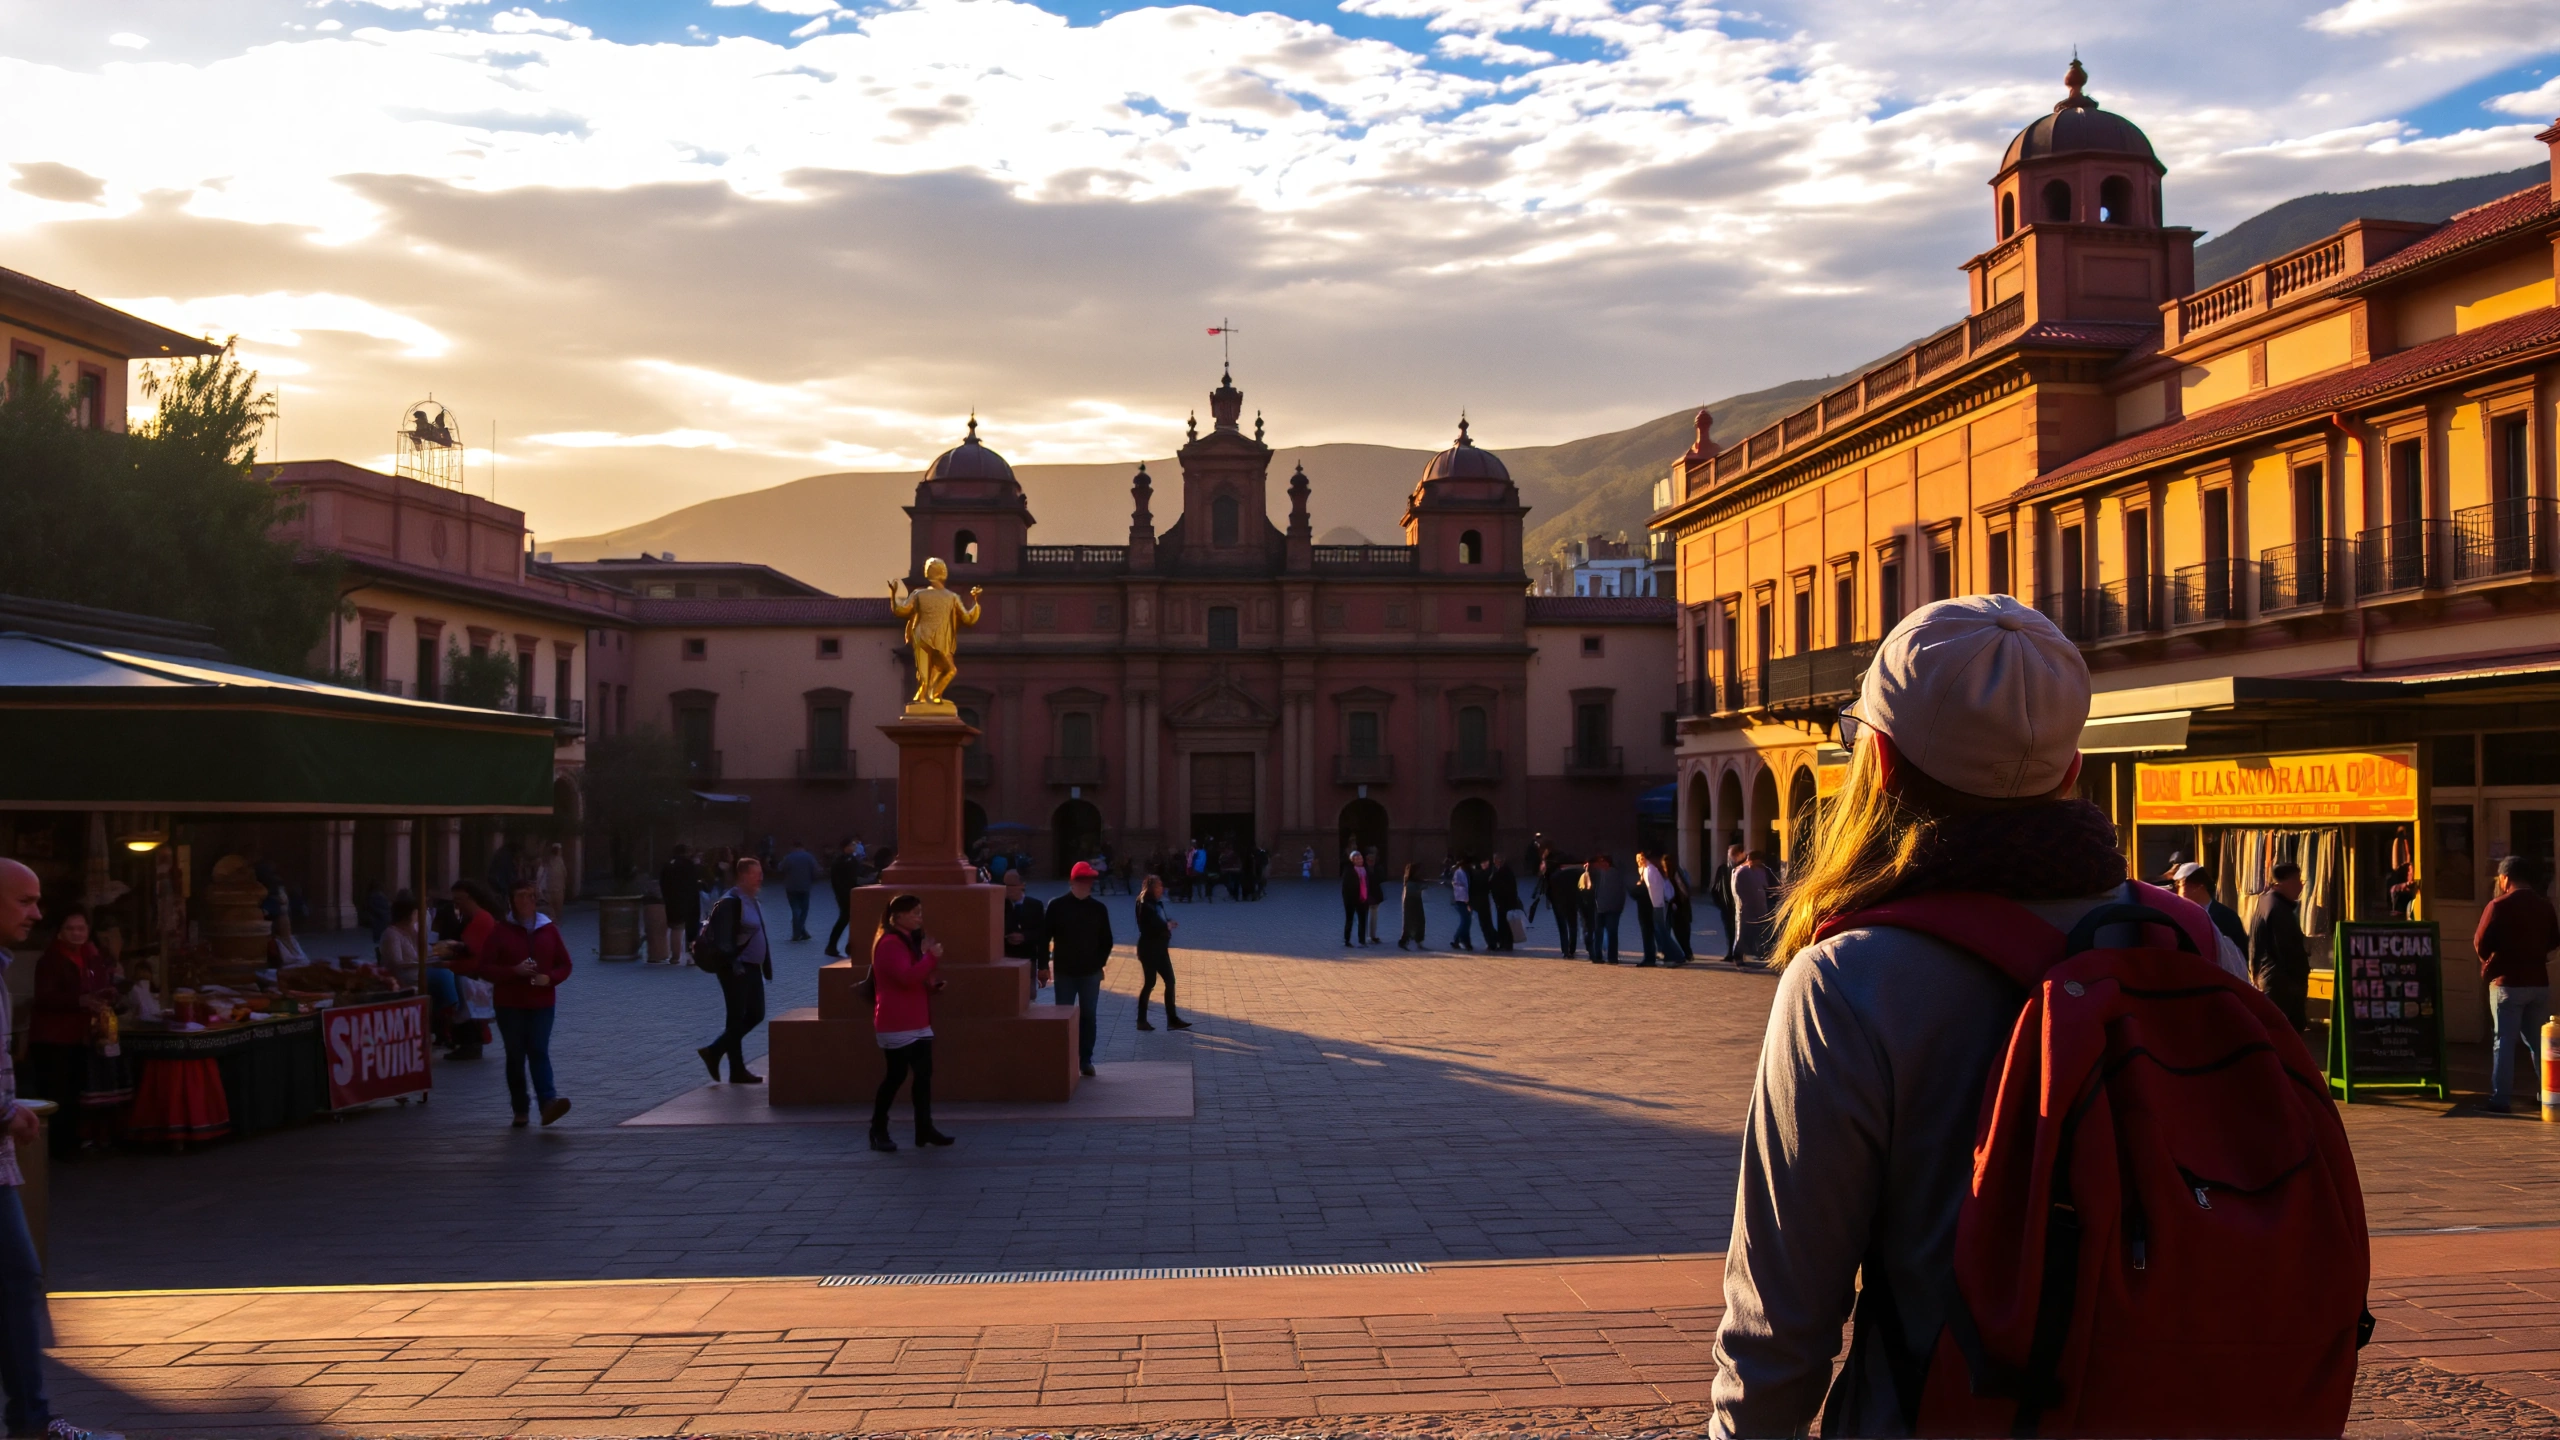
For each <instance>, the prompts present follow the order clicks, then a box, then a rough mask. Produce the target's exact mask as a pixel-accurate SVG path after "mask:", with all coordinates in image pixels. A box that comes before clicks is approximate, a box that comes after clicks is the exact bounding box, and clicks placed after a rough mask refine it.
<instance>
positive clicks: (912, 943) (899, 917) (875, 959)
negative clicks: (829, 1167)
mask: <svg viewBox="0 0 2560 1440" xmlns="http://www.w3.org/2000/svg"><path fill="white" fill-rule="evenodd" d="M941 966H942V942H941V941H939V940H934V939H930V938H928V937H927V936H926V935H925V933H924V899H923V897H921V896H916V895H900V896H898V897H897V898H895V899H893V900H891V901H890V902H889V913H888V914H887V915H885V916H883V917H882V918H881V921H880V934H879V936H878V937H877V938H875V939H874V940H873V941H872V942H871V989H872V993H873V996H874V998H873V1000H872V1002H871V1029H872V1033H873V1034H874V1035H876V1036H878V1037H879V1040H880V1049H881V1052H882V1055H883V1056H884V1058H886V1059H887V1060H888V1062H889V1073H887V1074H886V1075H883V1076H882V1077H881V1078H880V1089H879V1092H878V1093H877V1094H875V1095H873V1096H872V1097H871V1148H872V1149H874V1150H884V1151H885V1150H895V1149H897V1148H898V1142H897V1141H895V1140H892V1139H890V1138H889V1102H890V1101H892V1100H895V1099H897V1098H898V1086H899V1085H901V1084H903V1083H904V1082H905V1080H906V1078H907V1076H908V1075H910V1074H913V1075H914V1076H915V1077H916V1090H915V1098H916V1143H917V1144H918V1145H948V1144H950V1143H951V1137H950V1136H948V1135H945V1134H943V1133H942V1132H941V1131H939V1130H936V1129H934V1128H933V1006H932V998H931V997H932V995H933V992H935V991H937V990H939V989H941V988H942V986H943V983H944V982H943V981H941V980H939V979H936V978H935V977H934V973H933V972H934V971H935V970H937V969H940V968H941Z"/></svg>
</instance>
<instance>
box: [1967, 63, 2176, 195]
mask: <svg viewBox="0 0 2560 1440" xmlns="http://www.w3.org/2000/svg"><path fill="white" fill-rule="evenodd" d="M2062 83H2063V84H2065V85H2067V86H2069V87H2070V89H2071V93H2070V94H2069V95H2066V96H2064V97H2063V99H2062V100H2061V101H2060V102H2059V103H2057V104H2056V105H2055V106H2054V107H2053V113H2052V114H2050V115H2046V116H2043V117H2042V118H2040V119H2038V120H2037V121H2036V122H2035V123H2033V124H2031V125H2029V126H2028V127H2027V128H2026V129H2024V130H2021V131H2019V132H2018V137H2017V138H2016V139H2014V140H2012V141H2010V142H2009V153H2008V154H2006V155H2003V156H2002V157H2000V170H2001V173H2002V174H2007V173H2008V172H2009V171H2010V170H2013V169H2015V168H2017V167H2018V166H2019V165H2021V164H2023V163H2025V162H2027V161H2029V160H2048V159H2052V158H2054V157H2056V156H2061V155H2087V154H2099V155H2136V156H2140V157H2141V158H2142V160H2143V162H2144V163H2146V164H2148V165H2149V166H2151V168H2153V169H2154V170H2160V169H2165V168H2166V167H2164V166H2162V165H2161V163H2160V157H2159V156H2158V155H2155V154H2153V153H2152V150H2151V137H2150V136H2148V135H2145V134H2143V133H2142V131H2141V129H2140V127H2138V126H2136V125H2135V124H2134V123H2133V122H2132V121H2130V120H2127V119H2125V118H2124V117H2123V116H2121V115H2117V114H2115V113H2113V112H2112V111H2107V110H2101V109H2099V108H2098V102H2097V101H2095V100H2092V99H2090V98H2089V97H2088V96H2086V95H2083V94H2081V93H2080V87H2081V86H2083V85H2086V84H2088V83H2089V72H2088V71H2086V70H2084V69H2082V68H2080V60H2079V57H2077V56H2074V57H2073V58H2072V61H2071V69H2070V71H2069V72H2068V73H2067V74H2065V75H2064V76H2063V77H2062Z"/></svg>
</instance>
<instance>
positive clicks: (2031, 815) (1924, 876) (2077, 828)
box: [1889, 800, 2124, 900]
mask: <svg viewBox="0 0 2560 1440" xmlns="http://www.w3.org/2000/svg"><path fill="white" fill-rule="evenodd" d="M2123 883H2124V856H2123V854H2122V853H2121V852H2119V851H2118V850H2117V849H2116V827H2115V824H2114V822H2112V821H2110V820H2109V819H2107V816H2106V812H2104V811H2102V810H2100V809H2099V808H2098V807H2097V806H2095V805H2092V804H2090V803H2089V802H2088V801H2086V800H2057V801H2054V802H2052V803H2050V804H2045V805H2030V806H2026V807H2024V808H2021V809H2016V810H1977V811H1973V812H1971V813H1968V814H1962V815H1953V816H1949V817H1947V818H1946V819H1943V820H1939V821H1937V822H1936V823H1934V824H1933V825H1931V826H1930V827H1929V835H1928V838H1927V839H1926V840H1924V841H1922V842H1921V848H1920V853H1919V854H1918V856H1917V857H1915V863H1914V864H1913V866H1912V868H1911V871H1910V873H1909V874H1908V875H1907V876H1906V877H1905V878H1904V880H1903V883H1902V884H1900V885H1898V886H1896V887H1894V891H1893V895H1894V896H1903V895H1919V894H1925V893H1929V892H1933V891H1936V892H1944V891H1965V892H1973V893H1981V894H1991V895H2005V896H2007V897H2008V898H2010V899H2012V900H2069V899H2073V898H2076V897H2078V896H2082V895H2095V894H2097V893H2098V892H2100V891H2102V890H2110V889H2113V888H2115V887H2116V886H2118V885H2121V884H2123ZM1889 898H1890V897H1889Z"/></svg>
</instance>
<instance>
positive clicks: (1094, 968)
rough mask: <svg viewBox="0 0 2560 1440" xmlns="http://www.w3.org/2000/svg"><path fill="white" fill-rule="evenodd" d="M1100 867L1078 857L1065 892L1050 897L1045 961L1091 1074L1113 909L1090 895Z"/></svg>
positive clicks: (1078, 1052)
mask: <svg viewBox="0 0 2560 1440" xmlns="http://www.w3.org/2000/svg"><path fill="white" fill-rule="evenodd" d="M1097 873H1098V872H1096V871H1095V870H1094V868H1093V867H1092V866H1091V865H1088V864H1086V863H1085V862H1084V861H1082V860H1079V861H1077V862H1076V868H1074V869H1073V870H1070V871H1068V872H1067V893H1066V894H1064V895H1061V896H1059V897H1058V898H1057V899H1055V900H1052V901H1050V902H1049V964H1050V966H1051V968H1052V969H1053V970H1054V971H1055V973H1056V974H1057V977H1058V980H1057V999H1058V1003H1059V1004H1061V1005H1073V1006H1075V1007H1076V1054H1077V1058H1078V1060H1079V1061H1080V1063H1081V1064H1082V1065H1083V1066H1084V1073H1086V1074H1087V1075H1090V1074H1092V1073H1093V1035H1094V1030H1095V1027H1096V1025H1097V1023H1098V1022H1099V1020H1100V1018H1101V1017H1100V1014H1099V1011H1100V1010H1101V1008H1102V967H1103V966H1104V965H1106V964H1109V963H1110V961H1111V910H1110V907H1108V906H1106V905H1104V904H1103V903H1102V902H1101V901H1099V900H1096V899H1095V898H1093V882H1094V879H1095V877H1096V875H1097Z"/></svg>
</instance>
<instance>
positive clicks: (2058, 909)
mask: <svg viewBox="0 0 2560 1440" xmlns="http://www.w3.org/2000/svg"><path fill="white" fill-rule="evenodd" d="M2117 898H2119V892H2114V891H2110V892H2107V893H2105V894H2100V895H2094V896H2090V897H2088V898H2086V899H2080V900H2061V901H2045V902H2028V905H2027V908H2028V909H2030V910H2033V911H2034V912H2036V913H2037V914H2038V915H2040V916H2042V917H2043V918H2044V919H2045V920H2047V921H2049V922H2051V923H2052V924H2053V925H2055V926H2056V927H2057V928H2060V929H2063V930H2068V929H2070V927H2071V926H2072V924H2073V923H2075V922H2076V921H2077V920H2078V919H2079V918H2080V916H2081V915H2083V914H2085V913H2087V912H2088V911H2089V910H2090V909H2092V908H2094V907H2096V906H2098V905H2100V904H2104V903H2106V902H2108V901H2110V900H2114V899H2117ZM2129 933H2130V932H2127V936H2126V937H2122V938H2120V937H2119V936H2118V935H2117V934H2115V933H2113V932H2111V933H2109V934H2107V935H2105V936H2102V937H2101V939H2102V941H2103V942H2104V943H2108V944H2117V943H2130V939H2129ZM2022 999H2023V997H2022V996H2021V995H2020V994H2019V992H2018V990H2017V987H2015V986H2013V985H2011V984H2010V983H2009V981H2008V980H2007V979H2006V978H2004V977H2003V976H2001V975H2000V974H1999V973H1998V972H1997V971H1995V970H1993V969H1992V968H1991V967H1990V966H1989V965H1988V964H1986V963H1984V962H1983V961H1980V960H1977V959H1975V958H1973V957H1972V956H1970V955H1966V954H1964V953H1963V952H1962V951H1959V950H1956V949H1953V948H1951V947H1949V946H1947V945H1944V944H1941V943H1940V942H1938V941H1936V940H1932V939H1930V938H1928V937H1927V936H1924V935H1917V934H1913V933H1912V932H1910V931H1907V930H1849V931H1844V932H1842V933H1841V934H1838V935H1834V936H1833V937H1831V938H1830V939H1829V940H1826V941H1824V942H1822V943H1821V944H1819V945H1814V946H1810V947H1808V948H1806V949H1805V950H1803V951H1800V952H1798V954H1797V955H1796V957H1795V959H1794V960H1793V961H1792V962H1791V963H1790V964H1788V966H1787V968H1786V970H1785V972H1784V973H1783V974H1782V975H1781V976H1780V978H1779V981H1778V993H1777V999H1776V1001H1775V1003H1774V1004H1773V1005H1772V1006H1771V1008H1770V1013H1769V1030H1768V1034H1767V1036H1766V1038H1765V1039H1764V1040H1763V1041H1762V1042H1761V1048H1760V1073H1759V1077H1758V1079H1757V1080H1756V1081H1755V1082H1754V1083H1753V1085H1752V1091H1751V1113H1750V1118H1749V1120H1748V1121H1747V1122H1746V1125H1745V1128H1744V1132H1743V1140H1742V1157H1741V1164H1742V1176H1741V1183H1740V1186H1739V1192H1738V1194H1737V1195H1736V1197H1735V1200H1734V1212H1733V1239H1732V1242H1731V1244H1730V1245H1729V1246H1728V1250H1727V1254H1726V1256H1725V1271H1724V1294H1725V1313H1724V1323H1723V1325H1722V1327H1721V1328H1719V1329H1718V1331H1717V1333H1716V1360H1717V1373H1716V1382H1715V1415H1714V1419H1713V1421H1712V1425H1711V1429H1710V1433H1711V1434H1713V1435H1717V1436H1730V1435H1744V1436H1762V1435H1801V1434H1803V1433H1804V1432H1805V1427H1806V1426H1807V1425H1809V1424H1810V1423H1812V1421H1813V1418H1814V1416H1815V1415H1816V1413H1818V1412H1819V1411H1820V1410H1821V1409H1822V1403H1823V1395H1824V1392H1825V1391H1826V1390H1828V1389H1830V1388H1831V1385H1832V1375H1831V1362H1832V1359H1833V1357H1834V1356H1836V1355H1837V1354H1838V1353H1839V1350H1840V1327H1841V1325H1842V1324H1843V1323H1844V1322H1846V1321H1847V1320H1848V1319H1849V1312H1850V1308H1851V1305H1852V1303H1853V1302H1854V1301H1857V1300H1858V1299H1859V1298H1860V1296H1859V1291H1860V1288H1861V1276H1860V1272H1861V1270H1862V1269H1863V1270H1864V1272H1865V1276H1864V1288H1865V1290H1866V1291H1867V1292H1868V1295H1867V1298H1866V1300H1865V1303H1864V1305H1862V1306H1861V1307H1860V1312H1859V1316H1858V1322H1859V1323H1858V1328H1857V1331H1856V1334H1855V1337H1854V1339H1853V1341H1852V1343H1851V1345H1850V1349H1849V1362H1848V1366H1847V1368H1846V1369H1844V1370H1843V1371H1842V1372H1841V1374H1840V1378H1839V1391H1840V1395H1841V1400H1840V1404H1839V1406H1838V1411H1839V1413H1837V1414H1835V1415H1832V1416H1830V1417H1828V1418H1827V1419H1826V1421H1825V1425H1826V1429H1828V1430H1831V1431H1833V1432H1835V1433H1840V1434H1848V1435H1880V1436H1899V1435H1907V1434H1909V1433H1910V1431H1909V1428H1908V1426H1907V1424H1906V1422H1905V1421H1904V1419H1903V1407H1904V1404H1905V1397H1904V1396H1903V1395H1902V1394H1901V1392H1900V1389H1899V1388H1898V1387H1897V1386H1896V1384H1895V1382H1894V1371H1895V1368H1896V1367H1897V1366H1901V1367H1903V1368H1904V1372H1905V1373H1906V1374H1914V1375H1916V1374H1919V1373H1922V1372H1923V1370H1924V1369H1925V1367H1926V1366H1927V1364H1928V1361H1929V1357H1930V1355H1931V1353H1932V1352H1933V1351H1934V1350H1935V1349H1936V1347H1937V1337H1938V1330H1939V1326H1940V1323H1941V1321H1942V1320H1943V1318H1944V1316H1945V1314H1946V1305H1947V1297H1948V1293H1949V1289H1948V1287H1949V1286H1950V1284H1951V1280H1952V1276H1951V1270H1952V1266H1953V1264H1954V1254H1955V1239H1956V1212H1957V1210H1958V1208H1959V1207H1960V1206H1961V1205H1962V1204H1963V1201H1964V1195H1965V1191H1966V1188H1967V1186H1968V1184H1969V1180H1970V1176H1971V1173H1972V1161H1973V1132H1974V1126H1975V1123H1976V1121H1977V1120H1978V1118H1979V1116H1980V1113H1981V1109H1982V1088H1983V1085H1984V1083H1985V1082H1986V1081H1987V1080H1988V1078H1989V1076H1990V1073H1991V1067H1992V1066H1993V1065H1994V1064H1996V1063H1997V1062H1998V1060H1999V1056H2000V1053H2001V1051H2002V1049H2003V1048H2004V1047H2005V1046H2006V1044H2007V1043H2008V1037H2009V1030H2010V1027H2011V1026H2012V1025H2013V1024H2014V1023H2015V1022H2016V1019H2017V1015H2018V1007H2019V1004H2020V1003H2021V1001H2022ZM1888 1296H1889V1297H1890V1301H1889V1303H1890V1306H1891V1323H1890V1324H1887V1323H1885V1318H1884V1314H1883V1310H1884V1303H1883V1302H1884V1301H1885V1297H1888ZM1908 1403H1909V1404H1910V1405H1912V1406H1913V1407H1916V1406H1917V1405H1918V1404H1919V1397H1918V1396H1917V1395H1913V1396H1910V1397H1908Z"/></svg>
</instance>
